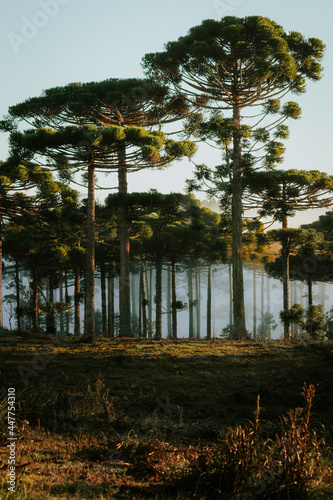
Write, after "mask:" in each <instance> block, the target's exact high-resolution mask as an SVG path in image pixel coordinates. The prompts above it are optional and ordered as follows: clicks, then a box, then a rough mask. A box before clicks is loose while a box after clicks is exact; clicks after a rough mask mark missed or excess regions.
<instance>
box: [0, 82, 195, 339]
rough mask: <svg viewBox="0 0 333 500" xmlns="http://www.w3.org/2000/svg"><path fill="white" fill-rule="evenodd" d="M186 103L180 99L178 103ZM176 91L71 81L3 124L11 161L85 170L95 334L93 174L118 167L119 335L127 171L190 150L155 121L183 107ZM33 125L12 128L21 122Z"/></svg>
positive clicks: (123, 307) (125, 322)
mask: <svg viewBox="0 0 333 500" xmlns="http://www.w3.org/2000/svg"><path fill="white" fill-rule="evenodd" d="M185 108H186V106H185ZM185 108H184V103H183V101H182V100H181V99H179V98H178V99H177V98H173V97H172V96H169V91H168V89H166V87H162V86H161V85H156V84H150V83H149V82H148V81H147V80H136V79H130V80H118V79H110V80H106V81H104V82H99V83H95V82H91V83H87V84H71V85H67V86H65V87H57V88H53V89H49V90H47V91H45V92H44V94H43V95H42V96H41V97H37V98H32V99H28V100H27V101H26V102H24V103H21V104H18V105H16V106H12V107H11V108H10V109H9V116H8V117H7V119H6V120H4V121H3V122H2V129H4V130H7V131H11V136H10V144H11V155H12V157H13V158H17V160H18V161H22V160H25V161H31V160H32V159H34V161H38V162H39V163H41V164H43V165H49V166H50V168H54V169H57V170H58V172H59V173H60V175H61V176H62V177H63V178H66V179H67V180H70V178H71V174H72V173H73V172H75V171H78V170H85V172H86V176H87V182H88V205H87V271H86V295H87V296H86V314H85V317H86V323H85V333H86V334H87V335H90V336H92V338H94V336H95V311H94V309H95V307H94V302H95V298H94V297H95V292H94V270H95V174H96V173H97V172H98V171H105V170H115V171H117V172H118V189H119V192H120V193H122V195H123V200H122V201H121V203H120V207H119V228H118V229H119V230H118V233H119V243H120V335H121V336H127V335H130V334H131V325H130V285H129V231H130V227H129V220H128V217H127V214H126V201H125V196H126V194H127V172H128V171H137V170H139V169H143V168H149V167H163V166H165V165H167V164H168V163H170V162H171V161H173V160H176V159H179V158H181V157H183V156H191V155H193V154H194V152H195V149H196V148H195V145H194V144H193V143H191V142H189V141H182V142H175V141H172V140H169V139H168V138H167V137H166V135H165V134H164V133H163V132H161V131H160V130H159V129H157V130H152V126H153V125H154V124H156V125H158V128H159V126H160V122H161V121H173V120H175V119H178V118H179V116H181V113H182V111H183V110H184V109H185ZM22 121H23V122H26V123H29V125H32V127H33V128H30V129H29V130H27V131H25V132H19V131H18V130H17V125H18V123H20V122H22Z"/></svg>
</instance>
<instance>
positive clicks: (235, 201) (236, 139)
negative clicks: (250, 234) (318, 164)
mask: <svg viewBox="0 0 333 500" xmlns="http://www.w3.org/2000/svg"><path fill="white" fill-rule="evenodd" d="M233 122H234V132H233V175H232V284H233V304H234V328H233V337H234V338H236V339H241V338H243V337H245V336H246V326H245V305H244V277H243V255H242V248H243V238H242V231H243V221H242V217H243V202H242V197H243V187H242V165H241V162H242V150H241V116H240V107H239V104H238V103H237V102H236V103H235V104H234V106H233Z"/></svg>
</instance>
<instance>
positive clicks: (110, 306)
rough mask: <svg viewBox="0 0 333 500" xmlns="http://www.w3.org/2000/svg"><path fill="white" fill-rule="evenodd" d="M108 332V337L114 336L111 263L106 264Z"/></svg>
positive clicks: (112, 273) (112, 337)
mask: <svg viewBox="0 0 333 500" xmlns="http://www.w3.org/2000/svg"><path fill="white" fill-rule="evenodd" d="M108 334H109V338H110V339H114V338H115V324H114V272H113V269H112V267H111V264H109V265H108Z"/></svg>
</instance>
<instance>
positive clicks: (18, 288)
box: [15, 260, 22, 331]
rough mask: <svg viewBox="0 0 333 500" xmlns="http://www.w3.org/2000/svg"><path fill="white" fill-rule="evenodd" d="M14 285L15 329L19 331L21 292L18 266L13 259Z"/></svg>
mask: <svg viewBox="0 0 333 500" xmlns="http://www.w3.org/2000/svg"><path fill="white" fill-rule="evenodd" d="M15 287H16V318H17V329H18V330H19V331H20V330H22V308H21V293H20V268H19V263H18V261H17V260H15Z"/></svg>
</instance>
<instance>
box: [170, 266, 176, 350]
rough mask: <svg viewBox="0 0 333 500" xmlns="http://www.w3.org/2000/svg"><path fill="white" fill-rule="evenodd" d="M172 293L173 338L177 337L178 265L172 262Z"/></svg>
mask: <svg viewBox="0 0 333 500" xmlns="http://www.w3.org/2000/svg"><path fill="white" fill-rule="evenodd" d="M171 295H172V338H173V340H176V339H177V265H176V262H175V261H174V260H173V261H172V263H171Z"/></svg>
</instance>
